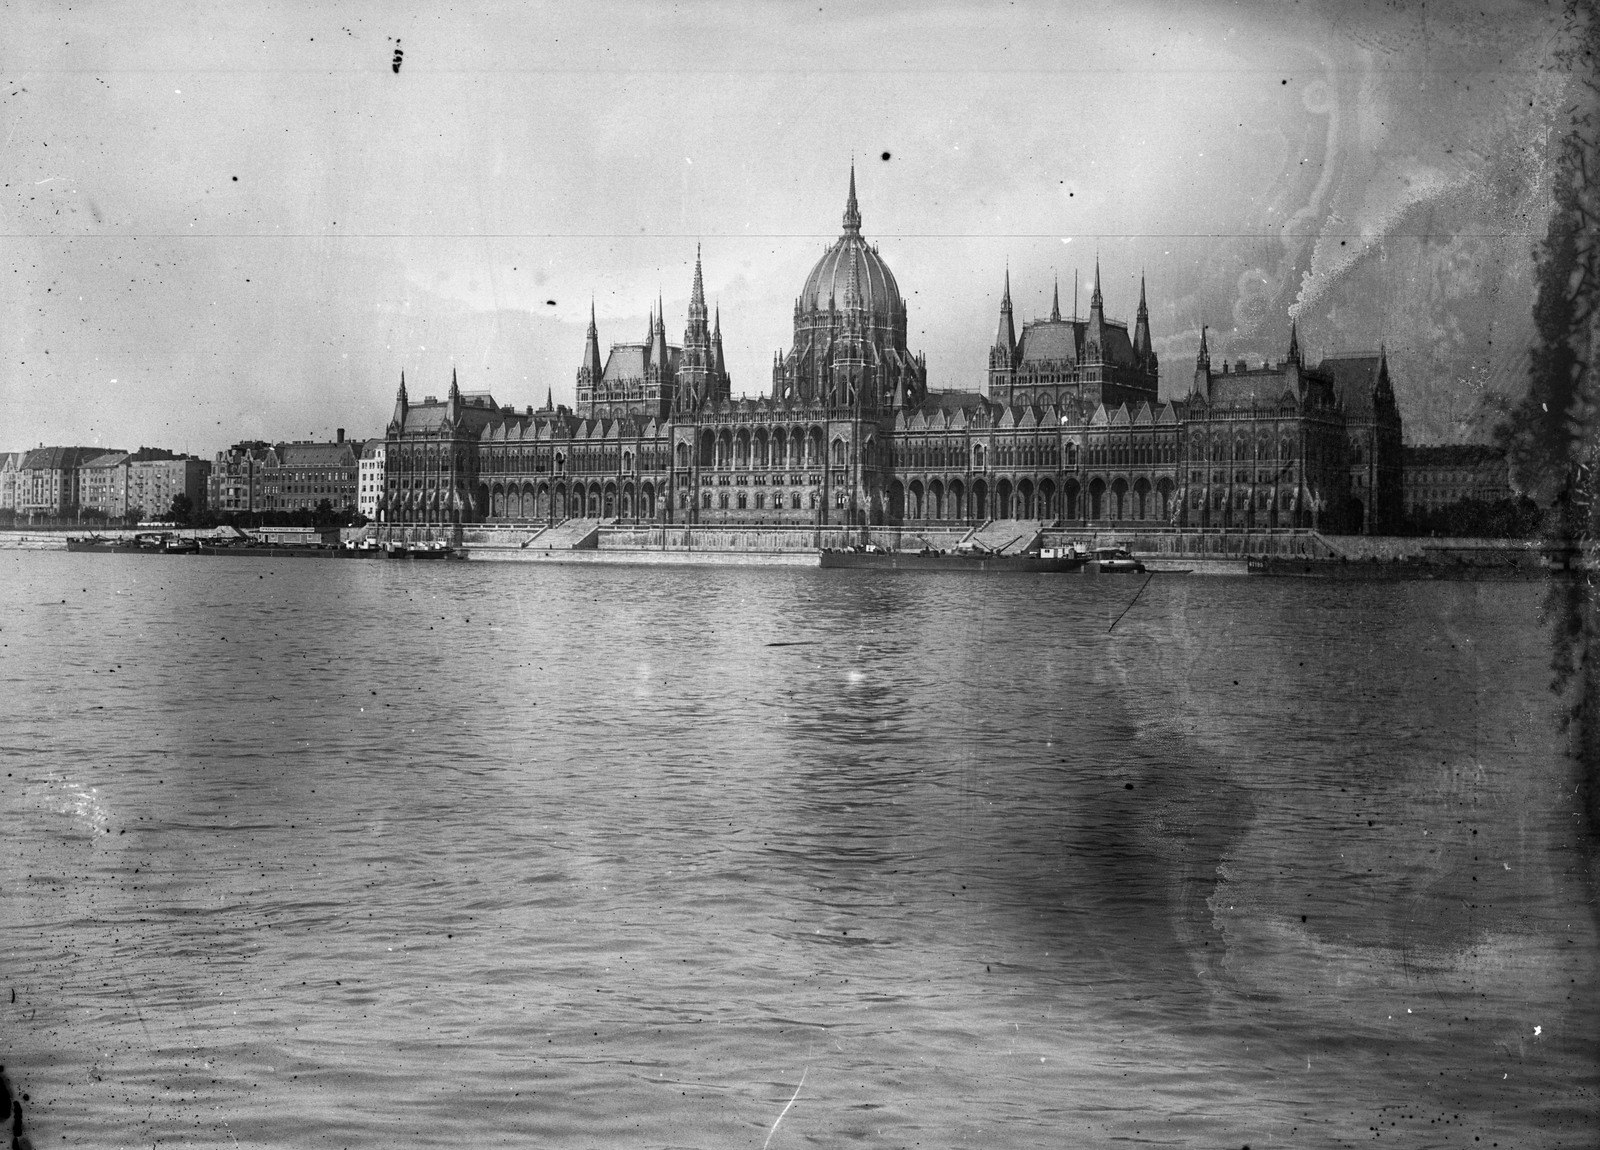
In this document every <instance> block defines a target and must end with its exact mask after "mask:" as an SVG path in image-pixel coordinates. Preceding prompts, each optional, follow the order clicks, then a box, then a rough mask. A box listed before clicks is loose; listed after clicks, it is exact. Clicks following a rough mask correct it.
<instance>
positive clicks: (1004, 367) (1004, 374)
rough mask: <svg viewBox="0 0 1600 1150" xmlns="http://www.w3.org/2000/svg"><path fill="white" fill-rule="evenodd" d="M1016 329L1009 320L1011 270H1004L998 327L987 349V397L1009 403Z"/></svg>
mask: <svg viewBox="0 0 1600 1150" xmlns="http://www.w3.org/2000/svg"><path fill="white" fill-rule="evenodd" d="M1016 369H1017V329H1016V325H1015V324H1014V323H1013V322H1012V318H1011V268H1010V267H1007V268H1006V286H1005V290H1004V291H1003V292H1002V293H1001V294H1000V327H999V330H997V331H996V332H995V336H994V346H993V347H991V348H990V349H989V397H990V398H991V399H998V400H1003V401H1009V398H1010V395H1011V388H1012V386H1013V385H1014V383H1015V382H1016Z"/></svg>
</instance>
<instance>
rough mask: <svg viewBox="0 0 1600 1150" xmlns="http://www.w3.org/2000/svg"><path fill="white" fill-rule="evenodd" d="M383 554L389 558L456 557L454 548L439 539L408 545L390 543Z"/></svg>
mask: <svg viewBox="0 0 1600 1150" xmlns="http://www.w3.org/2000/svg"><path fill="white" fill-rule="evenodd" d="M384 555H385V556H386V557H388V558H390V559H452V558H455V557H456V553H455V548H453V547H451V546H450V545H449V544H448V543H442V542H440V541H439V540H434V541H432V542H429V543H413V544H409V545H408V544H405V543H391V544H390V545H389V548H388V550H386V551H385V552H384Z"/></svg>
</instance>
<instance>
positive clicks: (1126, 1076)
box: [0, 551, 1600, 1150]
mask: <svg viewBox="0 0 1600 1150" xmlns="http://www.w3.org/2000/svg"><path fill="white" fill-rule="evenodd" d="M1140 586H1141V581H1140V580H1137V579H1128V580H1123V579H1120V578H1110V577H1106V578H1101V579H1093V578H1082V577H1055V578H1051V577H1048V576H1043V577H1039V576H1016V577H990V578H982V577H976V578H974V577H968V576H965V575H960V574H954V575H923V576H915V575H910V576H907V575H893V574H875V573H869V572H859V571H819V570H801V569H789V568H765V569H763V568H757V569H734V568H728V569H704V570H679V569H667V570H663V569H652V568H626V567H559V566H558V567H552V566H534V565H528V564H492V563H481V564H480V563H470V564H404V563H386V562H377V561H374V562H309V561H304V560H301V561H293V560H285V561H271V560H259V559H247V558H231V557H218V558H205V557H186V556H172V557H160V556H141V555H130V556H114V555H73V554H66V553H46V552H14V551H13V552H0V708H3V712H0V716H3V717H0V758H3V761H4V772H5V775H4V780H3V781H4V791H3V792H0V794H3V803H0V815H3V817H4V824H3V825H4V828H5V830H4V834H3V835H0V975H3V977H4V984H3V985H0V1018H3V1020H4V1021H3V1030H0V1057H3V1060H4V1063H5V1065H6V1067H7V1073H8V1075H10V1076H11V1078H12V1079H13V1081H14V1082H15V1083H16V1084H17V1088H18V1089H19V1090H24V1091H27V1092H28V1094H29V1097H30V1101H29V1103H28V1104H27V1107H28V1109H27V1119H28V1124H29V1128H30V1131H31V1133H32V1136H33V1138H34V1140H35V1144H36V1145H37V1146H40V1147H44V1146H54V1145H58V1144H59V1145H63V1146H73V1147H102V1146H104V1147H113V1146H117V1147H121V1146H152V1145H154V1146H162V1147H170V1146H227V1147H231V1146H305V1147H323V1146H327V1147H391V1146H400V1145H405V1146H450V1147H457V1146H498V1145H504V1146H535V1145H543V1146H563V1147H585V1146H597V1147H657V1146H684V1147H762V1146H770V1147H771V1148H773V1150H778V1148H782V1147H801V1146H828V1147H835V1146H857V1147H901V1146H921V1147H957V1146H972V1147H978V1146H1007V1147H1035V1146H1037V1147H1046V1146H1048V1147H1061V1146H1103V1145H1109V1144H1111V1143H1113V1142H1117V1143H1121V1142H1133V1143H1155V1144H1160V1145H1172V1146H1195V1147H1200V1146H1206V1147H1212V1146H1217V1147H1224V1146H1244V1145H1247V1144H1248V1145H1249V1146H1251V1147H1255V1148H1257V1150H1259V1148H1260V1147H1264V1146H1279V1145H1293V1146H1328V1147H1332V1146H1347V1145H1353V1144H1356V1143H1372V1142H1376V1143H1377V1144H1379V1145H1395V1144H1398V1145H1402V1146H1414V1147H1433V1146H1438V1147H1463V1146H1468V1147H1473V1148H1474V1150H1476V1148H1477V1147H1484V1148H1489V1147H1492V1146H1493V1147H1514V1146H1515V1147H1528V1146H1532V1147H1557V1146H1592V1145H1594V1142H1595V1136H1596V1130H1597V1126H1600V1103H1597V1098H1596V1087H1597V1074H1600V1049H1597V1043H1596V1037H1597V1036H1600V1013H1597V1010H1596V998H1595V990H1596V974H1597V970H1596V966H1597V957H1596V956H1597V954H1600V945H1597V944H1600V939H1597V931H1596V920H1595V914H1594V899H1593V892H1592V891H1591V890H1590V889H1589V887H1588V886H1587V885H1586V883H1587V880H1586V878H1585V874H1586V873H1587V872H1586V870H1585V867H1586V865H1587V860H1586V856H1585V854H1584V853H1583V848H1584V846H1585V844H1586V842H1587V840H1586V839H1585V838H1584V835H1585V829H1584V826H1583V823H1582V821H1581V818H1580V807H1579V799H1578V797H1577V792H1576V791H1575V785H1576V781H1577V779H1576V773H1575V771H1574V768H1573V767H1572V766H1571V765H1570V764H1569V763H1568V761H1567V759H1566V758H1565V757H1564V755H1563V750H1564V743H1563V741H1562V740H1563V736H1562V735H1561V733H1560V724H1559V722H1558V718H1557V713H1558V700H1557V699H1556V698H1555V696H1554V695H1553V694H1552V693H1551V691H1550V689H1549V679H1550V672H1549V669H1548V668H1549V664H1550V654H1549V648H1550V633H1549V632H1550V628H1551V626H1552V624H1551V623H1549V622H1548V621H1547V620H1545V619H1544V617H1543V614H1542V611H1543V590H1542V588H1540V587H1538V586H1532V585H1525V584H1513V585H1501V584H1442V585H1438V584H1436V585H1429V584H1412V585H1394V584H1387V585H1361V584H1343V585H1318V584H1316V583H1314V582H1300V581H1274V580H1246V579H1228V578H1199V577H1188V578H1185V577H1181V576H1165V577H1162V576H1158V577H1156V578H1154V579H1152V580H1150V581H1149V582H1148V584H1147V585H1146V586H1145V587H1144V590H1143V593H1142V594H1140V595H1139V596H1138V599H1137V602H1134V598H1135V593H1136V592H1138V591H1139V589H1140ZM1130 604H1131V605H1132V606H1131V609H1129V607H1130ZM1125 610H1126V611H1127V613H1126V615H1124V616H1122V618H1121V620H1120V622H1117V621H1116V620H1117V619H1118V616H1119V615H1120V614H1121V613H1122V612H1123V611H1125ZM1114 622H1115V627H1114V628H1113V627H1112V624H1113V623H1114ZM7 999H10V1001H6V1000H7Z"/></svg>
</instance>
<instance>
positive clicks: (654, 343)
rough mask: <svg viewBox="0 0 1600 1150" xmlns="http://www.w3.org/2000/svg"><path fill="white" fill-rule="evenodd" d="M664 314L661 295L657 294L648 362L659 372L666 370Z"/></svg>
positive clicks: (665, 323) (665, 311) (664, 309)
mask: <svg viewBox="0 0 1600 1150" xmlns="http://www.w3.org/2000/svg"><path fill="white" fill-rule="evenodd" d="M666 314H667V309H666V306H665V305H664V304H663V303H662V302H661V294H660V293H659V292H658V293H656V324H655V330H654V331H653V332H651V336H650V362H651V363H652V364H653V365H655V366H656V367H657V368H659V369H660V370H661V371H666V370H667V322H666V320H665V319H664V318H663V317H664V316H665V315H666Z"/></svg>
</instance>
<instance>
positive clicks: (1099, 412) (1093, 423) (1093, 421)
mask: <svg viewBox="0 0 1600 1150" xmlns="http://www.w3.org/2000/svg"><path fill="white" fill-rule="evenodd" d="M1110 422H1111V417H1110V416H1108V415H1107V414H1106V405H1105V404H1103V403H1102V404H1100V405H1098V406H1097V407H1096V408H1095V409H1094V414H1093V415H1091V416H1090V417H1089V426H1090V427H1104V426H1105V425H1106V424H1108V423H1110Z"/></svg>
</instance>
